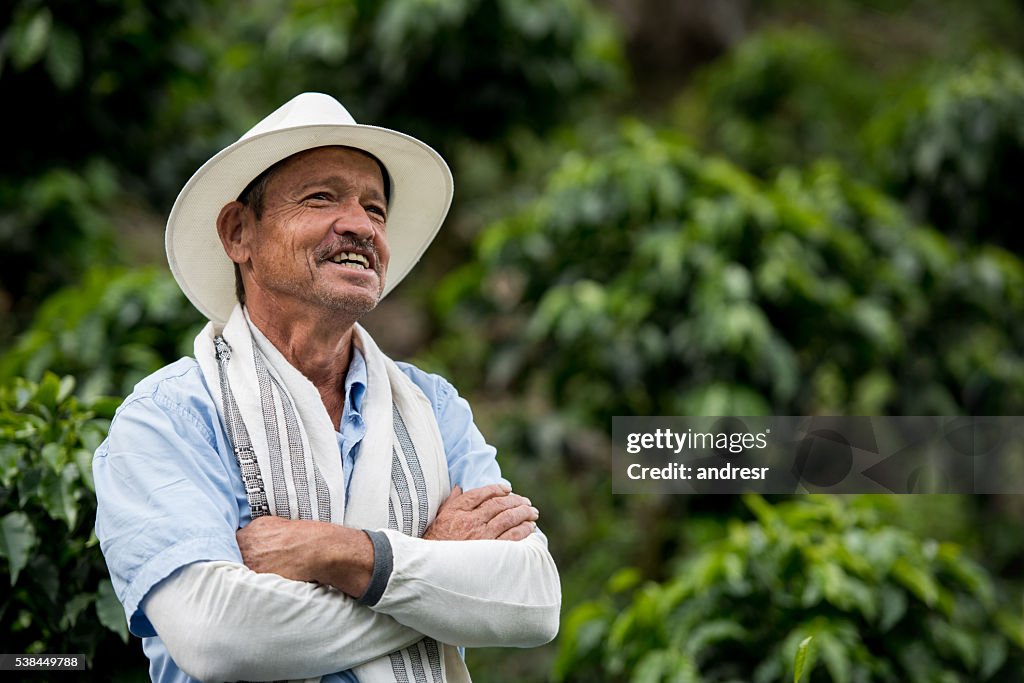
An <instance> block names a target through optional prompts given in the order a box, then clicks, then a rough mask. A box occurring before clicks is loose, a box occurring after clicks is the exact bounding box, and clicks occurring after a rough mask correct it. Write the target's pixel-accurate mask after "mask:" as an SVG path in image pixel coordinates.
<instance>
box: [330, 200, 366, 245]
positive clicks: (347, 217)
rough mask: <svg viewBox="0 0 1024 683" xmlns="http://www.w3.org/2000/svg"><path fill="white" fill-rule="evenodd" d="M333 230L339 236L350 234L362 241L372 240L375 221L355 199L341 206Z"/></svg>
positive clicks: (332, 225) (332, 226)
mask: <svg viewBox="0 0 1024 683" xmlns="http://www.w3.org/2000/svg"><path fill="white" fill-rule="evenodd" d="M331 229H332V230H334V232H335V233H337V234H338V235H346V234H349V235H353V236H355V237H358V238H360V239H370V238H372V237H373V234H374V228H373V221H371V220H370V216H369V214H367V212H366V209H364V208H363V205H362V204H361V203H360V202H359V199H358V198H355V197H353V198H351V199H349V200H348V201H346V202H343V203H342V204H341V205H340V207H339V209H338V215H337V216H336V217H335V218H334V222H333V223H332V224H331Z"/></svg>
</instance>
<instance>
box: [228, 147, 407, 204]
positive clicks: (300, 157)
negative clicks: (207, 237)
mask: <svg viewBox="0 0 1024 683" xmlns="http://www.w3.org/2000/svg"><path fill="white" fill-rule="evenodd" d="M325 150H342V151H346V152H355V153H357V154H359V155H361V156H363V157H365V158H367V159H369V160H371V161H373V162H374V163H375V164H377V168H379V169H380V175H381V180H382V181H383V183H384V198H385V199H386V200H390V199H391V179H390V176H389V175H388V170H387V167H386V166H384V163H383V162H382V161H381V160H380V159H378V158H377V157H375V156H374V155H373V154H370V153H369V152H367V151H366V150H365V149H359V148H358V147H347V146H344V145H326V146H323V147H313V148H311V149H305V150H302V151H301V152H296V153H295V154H292V155H291V156H287V157H285V158H284V159H281V160H280V161H278V162H277V163H275V164H274V165H273V166H271V167H270V168H268V169H266V170H265V171H263V172H262V173H260V174H259V175H257V176H256V177H255V178H253V179H252V180H251V181H250V182H249V184H248V185H246V186H245V189H244V190H242V192H241V193H240V194H239V195H238V197H239V199H241V198H243V197H246V196H247V195H249V193H250V192H251V191H252V190H253V188H254V187H256V186H257V185H264V186H266V183H268V182H269V181H270V179H271V178H272V177H273V176H274V175H275V174H277V173H279V172H280V171H282V170H284V169H285V168H286V167H289V166H293V165H295V164H299V163H301V162H302V161H304V160H305V159H307V158H308V157H311V156H320V155H322V154H323V152H324V151H325Z"/></svg>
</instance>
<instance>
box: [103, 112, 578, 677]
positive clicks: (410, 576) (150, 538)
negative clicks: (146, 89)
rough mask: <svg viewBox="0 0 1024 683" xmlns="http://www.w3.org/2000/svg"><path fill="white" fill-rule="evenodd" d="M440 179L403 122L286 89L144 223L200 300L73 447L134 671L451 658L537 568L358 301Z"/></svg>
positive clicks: (464, 410)
mask: <svg viewBox="0 0 1024 683" xmlns="http://www.w3.org/2000/svg"><path fill="white" fill-rule="evenodd" d="M451 196H452V182H451V174H450V172H449V171H448V167H447V165H446V164H445V163H444V161H443V160H442V159H441V158H440V157H439V156H438V155H437V154H436V152H434V151H433V150H432V149H430V148H429V147H427V146H426V145H424V144H423V143H421V142H419V141H418V140H415V139H413V138H410V137H408V136H405V135H403V134H401V133H397V132H395V131H390V130H387V129H382V128H375V127H372V126H364V125H359V124H356V122H355V121H354V120H353V119H352V117H351V116H350V115H349V114H348V112H347V111H346V110H345V109H344V107H342V106H341V105H340V104H339V103H338V102H336V101H335V100H333V99H332V98H330V97H328V96H326V95H322V94H317V93H306V94H303V95H300V96H298V97H296V98H295V99H293V100H291V101H290V102H288V103H287V104H285V105H284V106H282V107H281V108H280V109H278V110H277V111H275V112H274V113H272V114H271V115H270V116H268V117H267V118H266V119H264V120H263V121H261V122H260V123H259V124H257V125H256V126H255V127H254V128H253V129H252V130H250V131H249V132H248V133H246V134H245V135H244V136H242V138H241V139H240V140H239V141H238V142H236V143H234V144H233V145H231V146H229V147H228V148H226V149H225V150H223V151H221V152H220V153H219V154H217V155H216V156H214V157H213V158H212V159H211V160H210V161H208V162H207V163H206V164H205V165H204V166H203V167H202V168H201V169H199V171H198V172H197V173H196V174H195V175H194V176H193V177H192V179H191V180H189V182H188V183H187V184H186V186H185V188H184V189H183V190H182V192H181V194H180V195H179V197H178V200H177V201H176V202H175V205H174V208H173V209H172V211H171V215H170V218H169V220H168V225H167V253H168V261H169V263H170V266H171V270H172V272H173V273H174V276H175V278H176V279H177V281H178V283H179V284H180V285H181V287H182V290H183V291H184V292H185V294H186V295H187V296H188V297H189V299H190V300H191V301H192V302H193V303H194V304H195V305H196V307H197V308H199V310H200V311H202V312H203V313H204V314H205V315H206V316H207V318H209V320H210V322H209V324H208V325H207V327H206V328H205V329H204V330H203V332H202V333H200V335H199V336H198V337H197V338H196V344H195V359H192V358H185V359H181V360H179V361H177V362H176V363H173V364H171V365H169V366H167V367H166V368H164V369H163V370H161V371H159V372H157V373H155V374H154V375H152V376H150V377H148V378H147V379H145V380H143V381H142V382H140V383H139V385H138V386H137V387H136V388H135V391H134V392H133V394H132V395H131V396H129V397H128V398H127V399H126V400H125V402H124V404H123V405H122V406H121V408H120V409H119V411H118V414H117V416H116V417H115V418H114V420H113V422H112V424H111V428H110V434H109V437H108V439H107V441H105V442H104V443H103V445H101V446H100V448H99V449H98V450H97V452H96V457H95V460H94V466H93V469H94V475H95V481H96V491H97V497H98V501H99V502H98V512H97V522H96V532H97V536H98V537H99V539H100V544H101V548H102V550H103V552H104V555H105V557H106V560H107V564H108V566H109V568H110V572H111V577H112V579H113V582H114V587H115V590H116V592H117V595H118V598H119V599H120V600H121V602H122V603H123V605H124V607H125V612H126V614H127V617H128V623H129V627H130V629H131V631H132V632H133V633H135V634H136V635H139V636H141V637H143V639H144V642H143V647H144V649H145V652H146V654H147V655H148V656H149V658H150V660H151V666H150V674H151V676H152V678H153V680H156V681H188V680H195V679H198V680H239V679H244V680H277V679H307V678H308V679H312V680H317V679H320V677H322V679H321V680H323V681H353V680H358V681H360V683H369V682H370V681H385V680H391V681H393V680H409V681H413V680H415V681H442V680H446V681H459V680H468V679H469V677H468V673H467V671H466V667H465V664H464V662H463V660H462V658H461V653H460V652H459V650H458V648H460V647H477V646H502V645H505V646H520V647H528V646H534V645H538V644H541V643H544V642H547V641H549V640H550V639H551V638H553V637H554V635H555V633H556V631H557V628H558V611H559V605H560V599H561V592H560V588H559V583H558V574H557V570H556V569H555V566H554V563H553V562H552V560H551V557H550V554H549V553H548V551H547V541H546V539H545V538H544V536H543V535H542V534H541V533H540V531H539V530H537V528H536V520H537V517H538V512H537V510H536V508H534V507H533V506H532V505H531V503H530V501H529V500H528V499H526V498H523V497H522V496H519V495H517V494H514V493H512V492H511V488H510V487H509V485H508V483H507V482H505V481H504V480H503V479H501V474H500V470H499V468H498V465H497V462H496V460H495V452H494V449H493V448H492V447H490V446H488V445H487V444H486V443H485V442H484V440H483V437H482V436H481V435H480V433H479V431H478V430H477V429H476V427H475V426H474V425H473V421H472V415H471V413H470V410H469V406H468V404H466V402H465V401H464V400H463V399H461V398H459V397H458V395H457V394H456V393H455V391H454V389H453V388H452V387H451V385H450V384H448V383H447V382H446V381H445V380H443V379H442V378H440V377H437V376H435V375H428V374H426V373H424V372H422V371H420V370H418V369H416V368H415V367H413V366H410V365H407V364H401V363H395V362H393V361H391V360H390V359H388V358H387V357H386V356H385V355H384V354H383V353H382V352H381V351H380V350H379V349H378V348H377V346H376V344H375V343H374V342H373V339H372V338H371V337H370V336H369V335H368V334H367V333H366V331H365V330H363V329H362V328H361V327H360V326H359V325H358V324H357V322H356V321H357V320H358V319H359V317H360V316H362V315H363V314H365V313H367V312H368V311H370V310H372V309H373V308H374V307H375V306H376V304H377V302H378V301H379V299H380V298H381V297H383V296H384V295H385V294H387V293H388V292H389V291H390V290H391V289H392V288H393V287H394V286H395V285H396V284H397V283H398V281H400V280H401V279H402V278H403V277H404V276H405V275H406V273H408V271H409V270H410V269H411V268H412V266H413V265H414V264H415V263H416V261H417V260H418V259H419V257H420V256H421V255H422V253H423V251H424V250H425V249H426V247H427V245H429V243H430V241H431V240H432V239H433V236H434V235H435V234H436V232H437V230H438V228H439V227H440V225H441V222H442V221H443V219H444V216H445V215H446V213H447V211H448V207H449V205H450V203H451Z"/></svg>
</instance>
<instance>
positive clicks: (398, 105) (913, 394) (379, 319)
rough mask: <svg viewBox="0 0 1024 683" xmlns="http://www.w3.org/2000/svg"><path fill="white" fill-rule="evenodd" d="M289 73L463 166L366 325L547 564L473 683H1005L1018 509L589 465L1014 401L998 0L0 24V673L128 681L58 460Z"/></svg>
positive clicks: (1015, 17) (87, 7)
mask: <svg viewBox="0 0 1024 683" xmlns="http://www.w3.org/2000/svg"><path fill="white" fill-rule="evenodd" d="M304 90H318V91H323V92H327V93H330V94H331V95H334V96H335V97H337V98H338V99H339V100H340V101H342V102H343V103H344V104H345V105H346V106H347V107H348V108H349V109H350V111H351V112H352V113H353V114H354V116H355V117H356V119H357V120H359V121H361V122H365V123H374V124H378V125H383V126H388V127H392V128H397V129H399V130H402V131H405V132H408V133H410V134H412V135H415V136H417V137H420V138H421V139H423V140H425V141H427V142H428V143H429V144H431V145H432V146H434V147H435V148H437V149H438V150H439V151H440V152H441V153H442V154H443V155H444V156H445V157H446V158H447V159H448V160H449V163H450V164H451V166H452V169H453V172H454V175H455V179H456V198H455V204H454V206H453V209H452V213H451V215H450V217H449V219H448V221H447V223H446V226H445V228H444V230H443V231H442V234H441V235H440V237H439V238H438V239H437V241H436V242H435V243H434V244H433V246H432V247H431V249H430V251H429V252H428V253H427V255H426V257H425V258H424V260H423V262H422V263H421V264H420V266H419V267H418V268H417V269H416V270H415V271H414V272H413V274H412V275H411V276H410V277H409V278H408V279H407V280H406V281H405V282H404V283H403V284H402V285H401V286H400V287H398V288H397V289H396V291H395V293H394V294H392V295H391V296H390V297H389V298H388V299H386V300H385V301H384V302H383V303H382V305H381V306H380V308H379V309H378V310H377V311H375V312H374V313H373V314H371V316H370V317H369V319H368V320H367V322H366V324H367V327H368V328H369V329H370V330H371V331H372V332H373V333H374V334H375V336H376V338H377V339H378V341H379V342H380V343H381V346H382V347H383V348H384V349H385V350H387V351H388V352H389V353H390V354H391V355H392V356H393V357H395V358H399V359H404V360H411V361H413V362H415V363H417V364H419V365H420V366H421V367H423V368H424V369H427V370H430V371H434V372H439V373H441V374H443V375H444V376H446V377H447V378H448V379H450V380H451V381H452V382H453V383H454V384H455V385H456V387H458V388H459V390H460V392H461V393H462V394H463V395H464V396H465V397H467V398H468V399H469V401H470V403H471V405H472V406H473V408H474V411H475V414H476V417H477V421H478V424H479V426H480V427H481V429H482V430H483V432H484V434H485V435H486V436H487V437H488V439H489V440H490V441H491V442H492V443H493V444H495V445H496V446H497V448H498V451H499V457H500V462H501V465H502V468H503V470H504V472H505V474H506V476H507V477H508V478H509V479H510V480H511V481H512V482H513V485H514V486H515V487H516V488H517V489H518V490H519V491H520V492H522V493H526V494H528V495H529V496H530V497H531V498H532V500H533V501H534V502H535V504H536V505H537V506H538V507H539V508H540V510H541V513H542V518H541V524H542V527H543V529H544V530H545V532H546V533H547V535H548V536H549V538H550V541H551V546H552V550H553V553H554V555H555V557H556V559H557V561H558V563H559V567H560V569H561V572H562V582H563V590H564V602H563V615H562V629H561V633H560V635H559V637H558V639H557V640H556V641H555V642H554V643H553V644H551V645H549V646H547V647H545V648H541V649H537V650H529V651H519V650H499V649H494V650H478V651H470V652H469V653H468V654H467V659H468V661H469V664H470V670H471V671H472V673H473V675H474V677H475V679H476V680H477V681H482V682H487V681H548V680H555V681H563V680H564V681H595V680H609V681H626V680H632V681H652V682H653V681H662V680H666V681H754V682H757V683H769V682H773V681H790V680H794V678H796V677H799V679H800V680H805V681H806V680H811V681H839V682H841V683H845V682H849V683H857V682H862V681H894V682H896V681H899V682H904V681H911V682H915V683H917V682H921V683H925V682H927V683H934V682H975V681H1001V682H1020V681H1024V619H1022V612H1024V499H1022V498H1021V497H1019V496H974V497H972V496H890V497H881V496H859V497H858V496H843V497H827V496H818V497H812V496H804V497H799V496H793V497H788V498H783V497H777V498H770V499H764V498H760V497H745V498H744V497H733V496H666V497H655V496H650V497H647V496H612V494H611V481H610V461H611V446H610V432H611V417H612V416H613V415H729V414H736V415H760V414H779V415H816V414H834V415H846V414H850V415H961V414H962V415H1021V414H1024V261H1022V257H1024V232H1022V230H1021V225H1022V221H1021V218H1020V216H1021V215H1022V214H1024V199H1022V195H1024V4H1022V3H1020V2H1018V1H1014V0H986V1H985V2H971V1H969V0H931V1H929V2H924V1H918V0H821V1H820V2H815V3H806V2H797V1H795V0H764V1H762V2H755V1H754V0H675V1H672V0H633V1H630V0H381V1H379V2H372V1H370V0H328V1H316V2H314V1H312V0H300V1H295V2H284V1H283V0H248V1H246V2H230V3H229V2H226V1H225V0H212V1H209V0H207V1H203V2H200V1H199V0H166V1H165V2H161V3H144V2H141V1H139V0H95V1H94V2H90V3H83V2H74V1H72V0H55V1H53V2H43V1H41V0H12V1H10V2H6V3H3V6H2V7H0V93H2V98H3V110H4V116H3V120H5V121H7V124H6V130H7V133H6V134H5V135H4V139H5V141H6V142H5V144H4V148H5V149H4V152H5V153H4V162H3V165H2V167H0V586H2V588H0V634H2V637H3V645H4V648H3V649H4V651H6V652H12V653H21V652H25V653H31V652H39V653H73V652H80V653H85V654H86V655H87V656H88V657H89V659H90V661H91V667H92V668H91V672H89V673H88V674H87V675H85V676H84V677H83V678H82V680H98V681H99V680H102V681H108V680H116V681H136V680H146V678H147V676H146V663H145V659H144V657H143V656H142V653H141V647H140V645H139V642H138V640H137V639H135V638H130V637H129V636H128V634H127V631H126V627H125V621H124V614H123V611H122V610H121V607H120V604H119V603H118V602H117V601H116V598H114V596H113V593H112V589H111V585H110V582H109V580H108V579H107V578H106V577H107V575H106V569H105V566H104V564H103V560H102V557H101V555H100V553H99V548H98V546H97V543H96V539H95V536H94V535H93V534H92V524H93V519H94V511H95V498H94V494H93V492H92V482H91V475H90V465H89V463H90V461H91V454H92V451H93V450H94V449H95V447H96V445H98V443H99V442H100V440H102V438H103V437H104V434H105V431H106V428H107V426H108V425H109V418H110V417H111V415H112V414H113V410H114V409H115V408H116V406H117V405H118V403H119V401H120V400H121V399H122V398H123V397H124V396H125V395H126V394H127V393H128V392H130V391H131V388H132V386H133V385H134V384H135V382H137V381H138V380H139V379H140V378H142V377H144V376H145V375H147V374H149V373H150V372H152V371H154V370H155V369H157V368H159V367H160V366H162V365H163V364H165V363H167V362H169V361H171V360H173V359H175V358H177V357H179V356H180V355H185V354H190V353H191V348H192V338H193V336H194V335H195V334H196V332H197V331H198V329H199V327H200V326H201V323H202V321H201V320H200V317H199V314H198V313H197V312H196V311H195V310H193V309H192V308H191V306H190V305H189V304H188V303H187V302H186V300H185V298H184V296H183V295H182V294H181V293H180V292H179V290H178V288H177V286H176V285H175V283H174V281H173V280H172V279H171V277H170V275H169V273H168V270H167V267H166V263H165V261H164V256H163V241H162V240H163V223H164V220H165V218H166V215H167V213H168V211H169V209H170V206H171V204H172V202H173V200H174V198H175V196H176V195H177V192H178V190H179V189H180V188H181V186H182V185H183V184H184V182H185V181H186V180H187V179H188V178H189V176H190V175H191V174H192V173H193V172H194V171H195V170H196V169H197V168H198V167H199V166H200V165H201V164H202V163H203V162H204V161H205V160H206V159H207V158H209V157H210V156H211V155H212V154H213V153H215V152H216V151H217V150H219V149H220V148H222V147H223V146H225V145H227V144H229V143H230V142H232V141H234V140H235V139H237V137H238V136H239V135H240V134H241V133H242V132H244V131H245V130H246V129H248V128H249V127H250V126H251V125H252V124H254V123H255V122H256V121H257V120H259V119H260V118H261V117H262V116H264V115H266V114H267V113H268V112H270V111H271V110H273V109H274V108H276V107H277V106H278V105H279V104H281V103H282V102H284V101H285V100H287V99H288V98H290V97H291V96H293V95H294V94H297V93H298V92H301V91H304ZM1014 215H1017V216H1018V218H1016V219H1014V218H1013V216H1014ZM1014 226H1017V227H1014ZM243 628H244V626H243V625H241V624H240V625H239V629H240V630H241V629H243ZM808 637H810V638H811V640H810V641H808V640H807V638H808Z"/></svg>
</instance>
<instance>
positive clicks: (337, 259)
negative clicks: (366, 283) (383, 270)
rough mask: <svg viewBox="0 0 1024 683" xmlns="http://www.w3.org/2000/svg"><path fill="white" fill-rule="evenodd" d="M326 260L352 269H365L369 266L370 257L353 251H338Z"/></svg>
mask: <svg viewBox="0 0 1024 683" xmlns="http://www.w3.org/2000/svg"><path fill="white" fill-rule="evenodd" d="M327 260H328V261H330V262H331V263H337V264H338V265H341V266H345V267H346V268H352V269H354V270H367V269H368V268H369V267H370V259H368V258H366V257H365V256H363V255H362V254H357V253H355V252H353V251H343V252H340V253H338V254H335V255H334V256H332V257H331V258H329V259H327Z"/></svg>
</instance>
